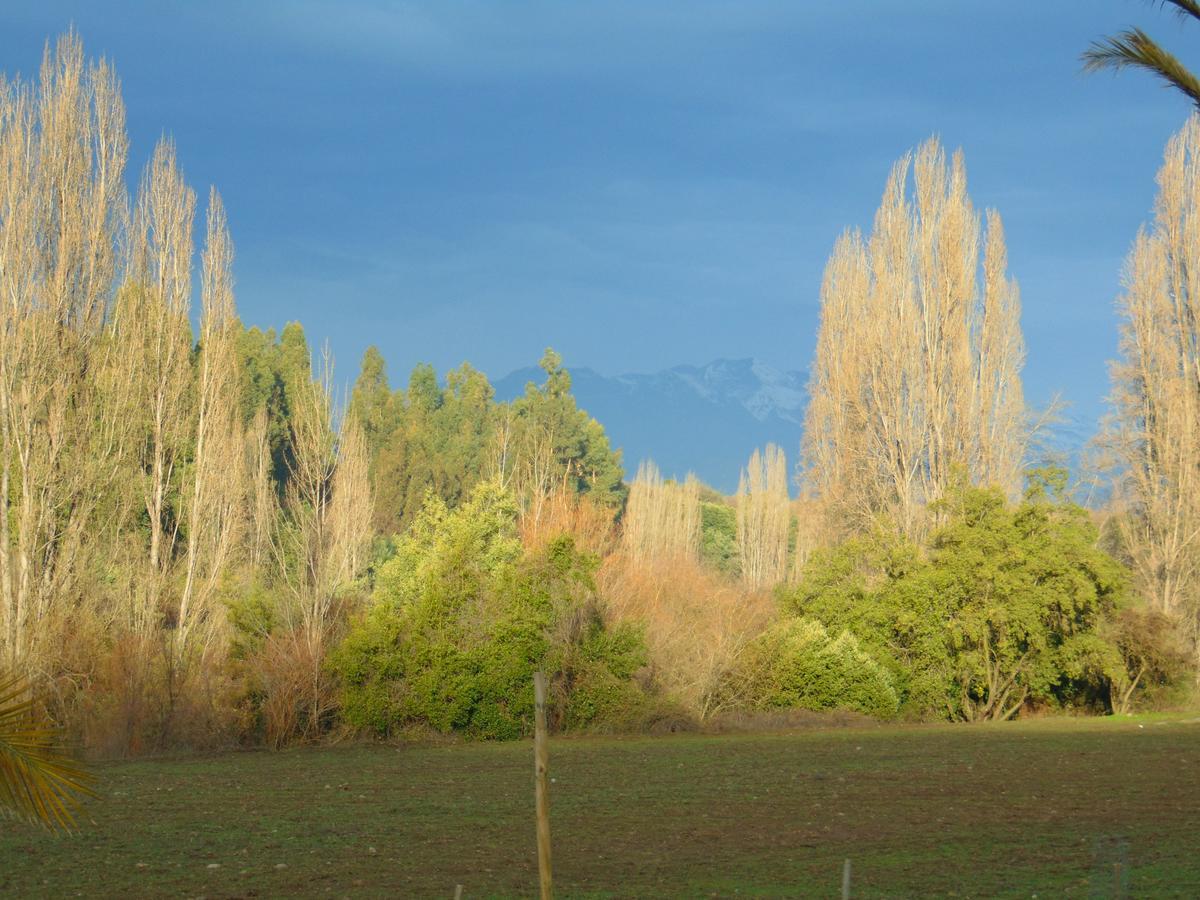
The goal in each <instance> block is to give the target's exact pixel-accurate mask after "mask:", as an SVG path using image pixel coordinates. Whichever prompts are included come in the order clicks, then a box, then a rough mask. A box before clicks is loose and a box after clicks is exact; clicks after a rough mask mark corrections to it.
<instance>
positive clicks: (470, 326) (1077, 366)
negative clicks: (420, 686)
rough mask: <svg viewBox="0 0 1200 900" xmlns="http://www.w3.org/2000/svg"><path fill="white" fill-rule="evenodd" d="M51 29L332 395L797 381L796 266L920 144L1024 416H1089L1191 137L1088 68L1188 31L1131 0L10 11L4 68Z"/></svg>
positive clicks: (806, 271) (23, 67) (803, 330)
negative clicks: (382, 365)
mask: <svg viewBox="0 0 1200 900" xmlns="http://www.w3.org/2000/svg"><path fill="white" fill-rule="evenodd" d="M71 23H74V24H75V26H76V27H77V29H78V30H79V32H80V34H81V36H82V37H83V40H84V43H85V47H86V48H87V50H88V52H89V53H90V54H93V55H99V54H103V55H106V56H108V57H109V58H110V59H111V60H113V61H114V62H115V64H116V66H117V69H118V72H119V73H120V76H121V78H122V81H123V85H124V93H125V99H126V103H127V105H128V113H129V129H130V135H131V139H132V143H133V160H132V162H133V166H134V169H135V170H136V169H137V168H140V166H141V164H142V163H143V162H144V160H145V158H146V157H147V156H148V155H149V152H150V150H151V148H152V146H153V143H154V141H155V140H156V139H157V137H158V136H159V135H160V134H162V133H164V132H166V133H170V134H172V135H173V136H174V137H175V139H176V141H177V143H178V146H179V151H180V157H181V161H182V163H183V165H184V167H185V170H186V173H187V175H188V177H189V180H190V181H191V182H192V183H193V184H194V185H195V186H196V187H197V189H198V190H199V192H200V193H201V194H202V195H203V194H204V193H206V191H207V187H208V185H209V184H215V185H216V186H217V187H218V189H219V190H220V191H221V192H222V194H223V196H224V198H225V202H226V206H227V209H228V212H229V216H230V220H231V225H232V229H233V233H234V239H235V241H236V244H237V248H238V262H237V277H238V303H239V307H240V310H241V313H242V317H243V318H244V319H245V320H246V321H248V322H250V323H257V324H263V325H281V324H283V323H284V322H286V321H288V320H293V319H298V320H300V321H301V322H303V323H304V325H305V328H306V329H307V331H308V333H309V336H310V339H311V340H313V341H314V342H320V341H321V340H324V339H328V340H329V342H330V343H331V346H332V348H333V351H334V353H335V356H336V357H337V360H338V364H339V368H340V370H341V374H342V375H343V376H346V377H350V376H351V375H352V374H353V371H354V370H356V368H357V361H358V357H359V355H360V354H361V352H362V350H363V349H364V348H365V347H366V346H367V345H368V344H370V343H375V344H377V345H378V346H379V347H380V348H381V349H382V350H383V352H384V354H385V356H386V358H387V359H388V362H389V368H390V370H391V373H392V377H393V381H394V382H402V381H403V380H404V379H405V377H406V373H407V371H408V370H409V369H410V368H411V367H412V365H413V364H414V363H416V362H418V361H428V362H432V363H433V364H434V365H435V366H437V367H438V368H439V369H445V368H447V367H450V366H453V365H456V364H458V363H459V362H461V361H463V360H470V361H471V362H472V363H474V364H475V365H477V366H479V367H480V368H482V369H484V370H485V371H486V372H488V373H489V374H491V375H493V376H495V377H498V376H500V375H503V374H505V373H506V372H508V371H509V370H511V369H514V368H517V367H520V366H523V365H528V364H530V363H531V362H533V361H535V360H536V359H537V358H538V356H539V355H540V354H541V351H542V349H543V348H544V347H545V346H547V345H553V346H554V347H555V348H557V349H558V350H560V351H561V352H562V353H563V354H564V356H565V358H566V361H567V364H568V366H570V365H578V366H591V367H593V368H595V369H597V370H599V371H601V372H604V373H609V374H615V373H618V372H623V371H630V370H632V371H653V370H657V369H660V368H665V367H668V366H671V365H676V364H680V363H696V364H699V363H703V362H706V361H708V360H711V359H713V358H716V357H744V356H755V357H758V358H760V359H762V360H764V361H766V362H767V363H769V364H771V365H773V366H776V367H779V368H785V369H804V368H806V367H807V365H808V361H809V358H810V356H811V353H812V348H813V344H814V339H815V329H816V323H817V313H818V309H817V294H818V288H819V285H820V278H821V271H822V268H823V266H824V263H825V260H826V258H827V256H828V253H829V251H830V249H831V247H832V245H833V242H834V240H835V238H836V237H837V235H838V233H839V232H840V231H841V230H842V229H843V228H844V227H846V226H848V225H860V226H863V227H869V225H870V221H871V217H872V215H873V212H874V209H875V207H876V205H877V203H878V200H879V196H880V194H881V192H882V189H883V184H884V180H885V178H886V175H887V172H888V169H889V167H890V166H891V164H892V162H893V161H894V160H895V159H896V158H898V157H899V156H901V155H902V154H903V153H904V152H905V151H906V150H907V149H909V148H910V147H912V146H914V145H916V144H917V143H919V142H920V141H922V140H923V139H924V138H926V137H928V136H929V135H931V134H935V133H936V134H939V135H940V136H941V137H942V139H943V141H944V142H945V143H946V144H947V145H949V146H951V147H959V146H961V147H962V148H963V150H964V152H965V154H966V161H967V168H968V176H969V180H970V192H971V195H972V197H973V198H974V200H975V202H976V204H977V205H978V206H980V207H981V208H982V207H995V208H997V209H999V210H1000V212H1001V214H1002V215H1003V217H1004V220H1005V225H1006V229H1007V234H1008V239H1009V259H1010V270H1011V272H1012V274H1013V275H1015V277H1016V278H1017V279H1018V280H1019V281H1020V282H1021V286H1022V294H1023V301H1024V326H1025V333H1026V340H1027V343H1028V350H1029V363H1028V366H1027V370H1026V383H1027V391H1028V393H1029V394H1030V396H1031V397H1032V398H1033V399H1034V400H1036V401H1039V402H1042V401H1044V400H1046V399H1047V398H1048V397H1049V396H1050V395H1052V394H1053V393H1055V392H1060V393H1061V394H1062V395H1063V396H1064V397H1065V398H1066V399H1067V400H1068V401H1071V402H1072V403H1073V404H1074V408H1075V413H1076V415H1078V416H1080V417H1082V418H1084V419H1092V418H1094V417H1095V416H1096V415H1097V414H1099V412H1100V411H1101V409H1102V400H1103V397H1104V395H1105V394H1106V392H1107V373H1106V360H1108V359H1110V358H1111V357H1112V356H1113V355H1114V353H1115V348H1116V326H1117V322H1116V317H1115V315H1114V312H1113V299H1114V297H1115V295H1116V293H1117V290H1118V283H1119V274H1120V269H1121V265H1122V260H1123V257H1124V255H1125V253H1126V251H1127V249H1128V247H1129V245H1130V243H1131V241H1132V239H1133V237H1134V235H1135V233H1136V231H1137V228H1138V226H1139V224H1140V223H1141V222H1142V221H1144V220H1145V219H1146V217H1147V216H1148V214H1149V211H1150V208H1151V205H1152V202H1153V194H1154V173H1155V171H1156V168H1157V166H1158V162H1159V159H1160V158H1161V153H1162V147H1163V144H1164V143H1165V141H1166V140H1167V138H1168V137H1169V136H1170V134H1171V133H1172V132H1173V131H1174V130H1176V129H1177V128H1178V127H1179V126H1180V125H1181V124H1182V123H1183V121H1184V119H1185V117H1186V116H1187V114H1188V111H1189V110H1188V106H1187V105H1186V103H1185V102H1184V101H1183V100H1182V99H1181V98H1179V97H1177V96H1175V95H1174V94H1172V93H1170V92H1168V91H1166V90H1163V89H1162V88H1160V87H1158V86H1157V85H1156V84H1155V83H1154V82H1152V81H1151V80H1150V79H1149V78H1147V77H1144V76H1140V75H1138V74H1136V73H1129V74H1125V75H1121V76H1119V77H1112V76H1109V75H1103V76H1092V77H1085V76H1083V75H1081V74H1080V73H1079V64H1078V56H1079V53H1080V51H1081V50H1082V49H1083V48H1084V47H1085V46H1086V45H1087V43H1088V42H1089V41H1090V40H1091V39H1093V38H1095V37H1098V36H1100V35H1101V34H1104V33H1109V32H1111V31H1113V30H1115V29H1117V28H1119V27H1122V26H1125V25H1129V24H1140V25H1142V26H1143V27H1145V28H1146V29H1147V30H1149V31H1150V32H1151V33H1152V34H1154V35H1156V36H1158V37H1159V38H1160V39H1161V40H1162V41H1163V42H1164V43H1166V44H1167V45H1168V46H1170V47H1172V48H1174V49H1177V50H1178V51H1179V53H1180V55H1181V56H1182V57H1183V58H1184V59H1185V61H1186V60H1191V61H1195V62H1200V27H1193V28H1182V27H1181V26H1180V24H1179V23H1178V22H1177V21H1176V19H1175V18H1173V17H1171V16H1169V15H1167V14H1165V13H1163V12H1160V11H1158V10H1157V9H1156V8H1154V7H1153V6H1152V5H1148V4H1145V3H1141V2H1138V0H1052V2H1047V0H1010V2H1006V3H984V2H976V0H875V2H871V0H862V2H856V3H846V2H840V0H821V2H818V0H807V2H803V0H793V2H778V3H767V2H738V3H733V2H728V3H715V2H707V0H672V2H666V0H664V2H644V0H641V2H639V0H605V2H587V0H571V2H567V0H563V2H559V3H519V2H507V3H503V2H475V3H457V2H436V3H435V2H430V3H384V2H368V0H339V2H328V3H320V2H315V0H296V2H288V3H283V2H272V0H255V2H252V3H246V2H236V3H235V2H213V0H209V2H204V3H199V2H196V3H185V2H178V0H175V2H171V0H154V2H129V3H121V4H117V3H100V2H86V3H84V2H78V3H72V2H59V0H38V2H19V0H8V2H6V3H5V4H4V6H3V8H2V9H0V68H2V69H4V70H5V71H7V72H8V73H10V74H12V73H13V72H16V71H21V72H25V73H28V72H31V71H33V70H35V69H36V66H37V63H38V60H39V58H40V53H41V48H42V44H43V41H44V40H45V39H46V38H47V37H48V36H52V35H55V34H57V33H59V32H61V31H62V30H64V29H65V28H66V27H68V25H70V24H71Z"/></svg>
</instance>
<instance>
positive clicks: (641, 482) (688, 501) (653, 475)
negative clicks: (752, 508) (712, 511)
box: [622, 460, 700, 561]
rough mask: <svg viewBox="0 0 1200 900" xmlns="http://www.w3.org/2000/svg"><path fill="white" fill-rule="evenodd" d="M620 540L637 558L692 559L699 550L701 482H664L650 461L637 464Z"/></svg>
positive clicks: (690, 476)
mask: <svg viewBox="0 0 1200 900" xmlns="http://www.w3.org/2000/svg"><path fill="white" fill-rule="evenodd" d="M622 534H623V540H624V545H625V548H626V550H627V551H628V552H629V554H630V555H631V556H632V557H633V558H635V559H639V560H643V561H650V560H664V559H670V558H673V557H681V558H687V559H695V558H696V557H697V556H698V554H699V550H700V483H699V482H698V481H697V480H696V478H695V476H694V475H689V476H688V477H687V478H686V479H685V480H684V482H683V483H682V484H680V483H678V482H675V481H666V480H664V479H663V477H662V474H661V473H660V472H659V471H658V466H656V465H655V464H654V462H653V460H648V461H646V462H643V463H642V464H641V465H640V466H638V472H637V476H636V477H635V478H634V479H633V483H632V484H631V485H630V486H629V499H628V503H627V506H626V508H625V519H624V526H623V533H622Z"/></svg>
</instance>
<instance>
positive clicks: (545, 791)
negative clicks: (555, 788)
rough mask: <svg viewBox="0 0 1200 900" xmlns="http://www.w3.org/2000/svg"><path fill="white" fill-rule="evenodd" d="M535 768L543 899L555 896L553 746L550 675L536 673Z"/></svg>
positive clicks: (539, 872) (539, 865)
mask: <svg viewBox="0 0 1200 900" xmlns="http://www.w3.org/2000/svg"><path fill="white" fill-rule="evenodd" d="M533 702H534V730H533V771H534V782H535V785H536V790H535V794H536V798H537V844H538V880H539V881H540V883H541V888H542V900H551V898H552V897H553V896H554V887H553V879H552V877H551V870H550V792H549V786H548V785H547V783H546V782H547V780H548V779H549V775H548V774H547V773H548V769H549V765H550V754H549V749H548V748H547V746H546V676H545V675H544V674H543V673H541V672H534V673H533Z"/></svg>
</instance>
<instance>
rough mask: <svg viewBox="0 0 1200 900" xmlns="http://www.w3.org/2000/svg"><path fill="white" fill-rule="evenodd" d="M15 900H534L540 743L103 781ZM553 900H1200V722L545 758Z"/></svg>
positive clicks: (15, 844) (368, 749)
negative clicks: (847, 879) (311, 899)
mask: <svg viewBox="0 0 1200 900" xmlns="http://www.w3.org/2000/svg"><path fill="white" fill-rule="evenodd" d="M98 774H99V776H100V779H101V787H100V790H101V795H102V796H101V799H100V800H99V801H96V802H94V803H92V804H90V806H89V807H88V810H87V815H86V816H85V819H86V821H85V822H84V824H83V827H82V829H81V832H80V833H79V834H78V835H76V836H73V837H69V838H62V837H51V836H48V835H45V834H43V833H42V832H39V831H35V830H31V829H30V828H28V827H23V826H22V827H16V826H13V825H10V824H5V825H4V826H3V827H4V832H3V834H2V835H0V894H3V895H5V896H49V897H62V896H68V897H69V896H85V897H97V896H103V897H142V896H192V897H198V896H205V897H209V898H213V897H283V896H337V897H341V896H350V897H356V896H361V897H372V896H389V897H452V896H453V894H454V887H455V885H456V884H462V885H463V886H464V893H463V896H464V897H465V898H475V897H502V896H503V897H507V896H532V895H533V894H534V893H535V892H536V884H537V872H536V856H535V833H534V823H533V813H532V811H533V764H532V745H531V743H530V742H522V743H513V744H487V745H480V744H476V745H469V744H467V745H454V746H400V747H388V746H352V747H337V748H332V749H323V750H298V751H292V752H285V753H265V752H264V753H231V754H223V755H217V756H206V757H191V758H186V759H177V760H170V761H153V762H132V763H121V764H110V765H104V766H101V767H99V769H98ZM551 775H552V776H553V778H554V784H553V785H552V795H551V803H552V808H551V814H552V821H553V836H554V865H555V881H556V887H557V893H558V895H559V896H561V897H661V896H688V897H702V896H721V897H729V896H771V897H782V896H826V897H832V896H837V895H838V891H839V890H840V882H841V870H842V861H843V859H845V858H847V857H849V858H850V859H852V860H853V880H854V895H855V896H861V897H868V896H930V895H942V896H959V897H963V896H976V897H978V896H1014V897H1017V896H1023V897H1029V896H1032V895H1037V896H1040V897H1058V896H1077V897H1106V896H1114V895H1115V894H1116V893H1117V888H1118V884H1119V885H1120V888H1121V890H1122V891H1123V892H1125V893H1126V894H1127V895H1128V896H1134V897H1149V896H1181V897H1187V896H1193V897H1194V896H1200V852H1198V851H1200V720H1193V721H1187V720H1180V719H1167V720H1162V719H1158V720H1153V719H1143V720H1137V721H1134V720H1128V719H1126V720H1066V721H1064V720H1042V721H1033V722H1028V723H1014V724H1009V725H1003V726H989V727H967V726H959V727H907V728H906V727H879V728H843V729H827V730H812V731H805V732H799V733H795V734H787V735H754V736H671V737H657V738H651V737H645V738H642V737H639V738H624V739H617V738H612V739H555V740H552V743H551Z"/></svg>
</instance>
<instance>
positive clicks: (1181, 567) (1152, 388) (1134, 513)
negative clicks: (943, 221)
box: [1104, 115, 1200, 638]
mask: <svg viewBox="0 0 1200 900" xmlns="http://www.w3.org/2000/svg"><path fill="white" fill-rule="evenodd" d="M1198 167H1200V116H1196V115H1193V116H1192V118H1191V119H1190V120H1189V121H1188V123H1187V125H1185V126H1184V128H1183V129H1182V130H1181V131H1180V132H1179V133H1178V134H1177V135H1175V136H1174V137H1173V138H1172V139H1171V141H1170V143H1168V144H1167V149H1166V155H1165V159H1164V162H1163V166H1162V169H1160V170H1159V174H1158V184H1159V194H1158V199H1157V202H1156V204H1155V218H1154V222H1153V224H1152V225H1151V226H1150V228H1149V229H1148V230H1144V231H1143V232H1142V233H1140V234H1139V235H1138V237H1137V240H1136V241H1135V242H1134V245H1133V250H1132V251H1131V252H1130V255H1129V259H1128V261H1127V263H1126V267H1125V276H1124V286H1125V292H1124V294H1123V295H1122V296H1121V298H1120V301H1119V308H1120V310H1121V314H1122V316H1123V319H1124V322H1123V324H1122V327H1121V359H1120V361H1119V362H1117V363H1116V364H1114V366H1113V370H1112V375H1113V387H1114V390H1113V402H1114V405H1115V410H1114V416H1113V417H1112V420H1111V422H1110V423H1109V427H1108V429H1107V433H1106V434H1105V436H1104V442H1105V444H1106V445H1107V447H1108V448H1109V449H1110V450H1111V451H1112V452H1113V455H1114V457H1115V460H1114V461H1115V463H1116V465H1117V479H1116V484H1115V488H1116V490H1115V500H1116V503H1117V506H1118V515H1117V516H1116V520H1117V521H1118V522H1119V523H1120V527H1121V530H1122V534H1123V538H1124V543H1125V546H1126V549H1127V552H1128V555H1129V558H1130V560H1131V562H1132V565H1133V569H1134V572H1135V574H1136V577H1137V580H1138V582H1139V585H1140V587H1141V589H1142V591H1143V593H1144V594H1145V596H1146V597H1147V598H1149V599H1150V601H1151V603H1152V604H1153V606H1154V608H1156V609H1157V610H1159V611H1161V612H1163V613H1166V614H1168V615H1171V616H1175V617H1179V616H1186V617H1187V618H1188V621H1189V623H1190V628H1191V629H1192V630H1193V635H1192V636H1193V638H1194V637H1195V635H1194V629H1195V628H1196V616H1197V613H1198V611H1200V168H1198Z"/></svg>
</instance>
